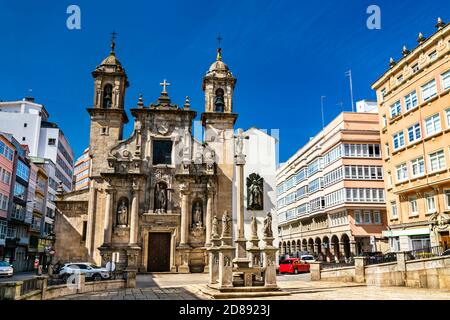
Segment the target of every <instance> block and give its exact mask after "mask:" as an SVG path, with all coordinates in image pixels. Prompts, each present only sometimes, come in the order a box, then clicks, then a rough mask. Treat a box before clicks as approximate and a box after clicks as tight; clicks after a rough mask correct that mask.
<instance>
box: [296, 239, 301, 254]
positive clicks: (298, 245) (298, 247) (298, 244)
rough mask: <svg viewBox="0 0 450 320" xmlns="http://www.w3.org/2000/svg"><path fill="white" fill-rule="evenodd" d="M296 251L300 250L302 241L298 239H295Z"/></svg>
mask: <svg viewBox="0 0 450 320" xmlns="http://www.w3.org/2000/svg"><path fill="white" fill-rule="evenodd" d="M297 251H298V252H300V251H302V242H301V241H300V240H297Z"/></svg>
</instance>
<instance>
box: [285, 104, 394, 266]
mask: <svg viewBox="0 0 450 320" xmlns="http://www.w3.org/2000/svg"><path fill="white" fill-rule="evenodd" d="M371 104H372V103H370V102H367V101H365V102H362V103H358V105H357V110H361V112H354V113H350V112H344V113H341V114H340V115H339V116H338V117H336V118H335V119H334V120H333V121H331V123H329V124H328V125H327V126H326V127H325V128H324V130H322V131H321V132H320V133H319V134H318V135H317V136H315V137H314V138H312V139H311V140H310V141H309V142H308V143H307V144H306V145H304V146H303V147H301V148H300V149H299V150H298V151H297V152H296V153H295V154H294V155H293V156H292V157H291V158H290V159H289V160H288V161H287V162H286V163H284V164H283V165H282V166H281V167H280V168H279V169H278V173H277V213H278V223H279V232H280V238H281V242H280V251H281V253H286V254H293V253H298V252H301V251H303V252H305V251H308V252H309V253H311V254H315V255H316V256H319V257H320V256H321V257H323V258H324V259H327V260H328V261H335V260H338V261H343V260H346V259H348V258H351V257H353V256H357V255H360V254H362V253H364V252H372V251H382V252H385V251H387V250H388V246H387V243H386V240H384V239H383V237H382V232H383V230H385V228H386V224H387V221H386V204H385V190H384V180H383V178H384V177H383V163H382V159H381V148H380V134H379V125H378V114H377V113H374V112H373V108H372V107H371Z"/></svg>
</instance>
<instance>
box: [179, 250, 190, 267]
mask: <svg viewBox="0 0 450 320" xmlns="http://www.w3.org/2000/svg"><path fill="white" fill-rule="evenodd" d="M189 250H190V248H189V247H185V246H183V247H178V251H180V257H181V261H180V262H181V263H180V265H179V266H178V273H189Z"/></svg>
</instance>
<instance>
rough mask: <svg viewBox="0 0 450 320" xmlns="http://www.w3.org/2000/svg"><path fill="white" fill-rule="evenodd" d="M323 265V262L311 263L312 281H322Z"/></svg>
mask: <svg viewBox="0 0 450 320" xmlns="http://www.w3.org/2000/svg"><path fill="white" fill-rule="evenodd" d="M322 264H323V262H321V261H315V262H311V263H310V270H309V271H310V275H311V281H319V280H320V279H322V275H321V272H322Z"/></svg>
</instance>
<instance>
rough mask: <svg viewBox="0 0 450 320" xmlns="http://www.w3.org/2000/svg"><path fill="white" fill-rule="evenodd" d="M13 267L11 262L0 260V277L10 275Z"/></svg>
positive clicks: (12, 272)
mask: <svg viewBox="0 0 450 320" xmlns="http://www.w3.org/2000/svg"><path fill="white" fill-rule="evenodd" d="M13 274H14V268H13V266H12V265H11V264H9V263H8V262H5V261H0V277H12V276H13Z"/></svg>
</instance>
